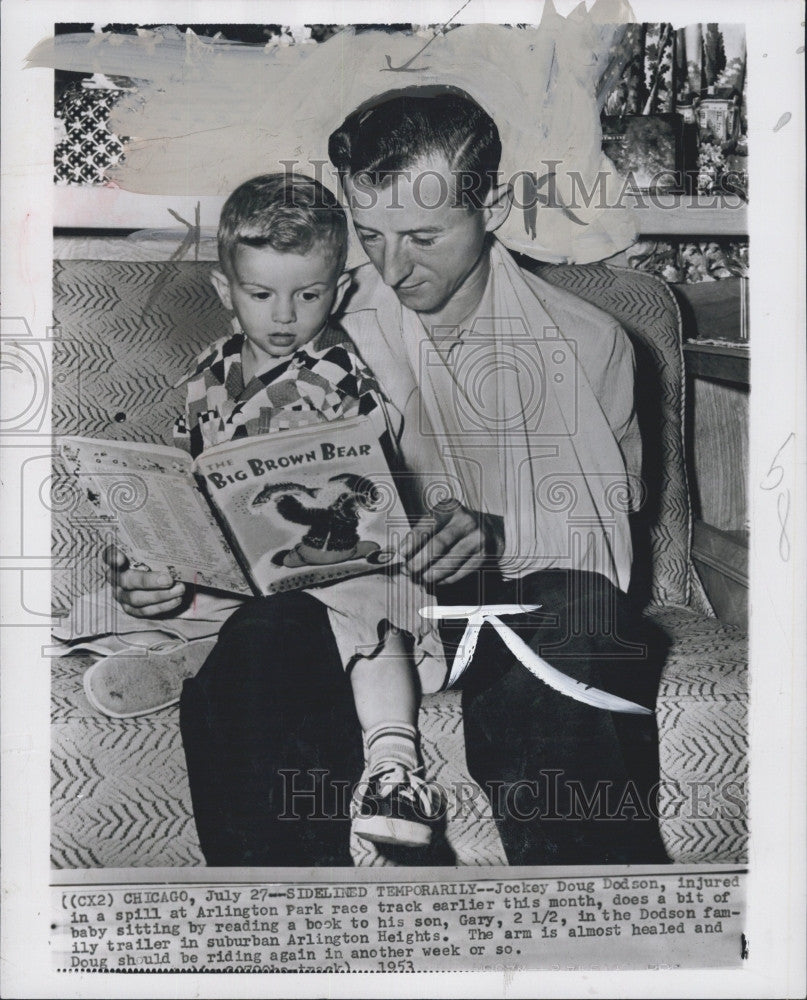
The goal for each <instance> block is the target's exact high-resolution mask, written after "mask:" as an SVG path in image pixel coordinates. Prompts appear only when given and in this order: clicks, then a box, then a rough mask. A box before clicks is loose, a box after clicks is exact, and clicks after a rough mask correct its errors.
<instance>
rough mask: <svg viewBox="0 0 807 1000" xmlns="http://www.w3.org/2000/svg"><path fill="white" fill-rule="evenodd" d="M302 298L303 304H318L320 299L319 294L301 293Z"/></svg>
mask: <svg viewBox="0 0 807 1000" xmlns="http://www.w3.org/2000/svg"><path fill="white" fill-rule="evenodd" d="M300 298H301V299H302V300H303V302H316V301H317V299H318V298H319V292H301V293H300Z"/></svg>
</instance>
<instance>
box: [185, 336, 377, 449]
mask: <svg viewBox="0 0 807 1000" xmlns="http://www.w3.org/2000/svg"><path fill="white" fill-rule="evenodd" d="M243 344H244V335H243V333H241V332H240V330H238V329H236V332H234V333H233V334H231V335H230V336H229V337H222V338H221V339H219V340H217V341H215V342H214V343H213V344H212V345H211V346H210V347H209V348H208V349H207V350H205V351H204V352H203V353H202V354H200V355H199V357H198V358H197V360H196V365H195V368H194V370H193V371H192V372H191V374H190V375H188V376H187V377H186V378H185V379H183V380H182V381H183V382H185V383H186V384H187V401H186V406H185V412H184V413H183V414H182V415H181V416H180V417H178V418H177V420H176V421H175V423H174V442H175V443H176V444H177V445H178V446H179V447H183V448H185V449H187V450H188V451H190V453H191V455H193V457H194V458H195V457H196V456H197V455H199V454H201V452H202V451H204V450H205V449H206V448H209V447H211V446H212V445H214V444H220V443H221V442H223V441H231V440H236V439H237V438H243V437H252V436H253V435H255V434H267V433H271V432H273V431H282V430H289V429H292V428H298V427H308V426H311V425H312V424H317V423H323V422H330V421H333V420H340V419H344V418H346V417H353V416H363V415H367V414H370V413H373V412H374V411H376V410H378V409H379V408H381V409H384V397H383V396H382V394H381V390H380V388H379V386H378V383H377V382H376V380H375V378H374V376H373V375H372V373H371V372H370V371H369V369H368V368H367V367H366V366H365V364H364V362H363V361H362V360H361V358H360V357H359V355H358V354H357V353H356V349H355V347H354V345H353V343H352V342H351V341H350V339H349V338H348V336H347V334H346V333H345V331H344V330H343V329H342V328H341V327H340V326H339V325H337V324H336V323H333V322H331V323H330V324H329V325H328V326H327V327H326V328H325V329H324V330H323V331H322V333H320V334H319V335H318V336H317V337H315V338H314V340H313V341H311V342H310V343H308V344H305V345H304V346H303V347H301V348H300V349H299V350H297V351H295V352H294V354H292V355H290V356H289V357H286V358H281V359H278V362H277V364H276V365H273V366H272V367H271V368H269V369H268V370H267V371H263V372H260V373H259V374H257V375H255V376H254V377H253V378H251V379H250V380H249V382H248V383H247V384H246V385H244V376H243V368H242V365H241V348H242V346H243ZM179 384H182V383H179ZM382 424H383V421H382ZM384 443H385V444H388V442H384ZM385 450H386V449H385Z"/></svg>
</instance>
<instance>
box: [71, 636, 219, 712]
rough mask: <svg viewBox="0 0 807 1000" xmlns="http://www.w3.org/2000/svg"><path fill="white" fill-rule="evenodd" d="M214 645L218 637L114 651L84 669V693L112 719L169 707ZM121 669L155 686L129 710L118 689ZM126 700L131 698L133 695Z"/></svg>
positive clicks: (146, 683)
mask: <svg viewBox="0 0 807 1000" xmlns="http://www.w3.org/2000/svg"><path fill="white" fill-rule="evenodd" d="M215 644H216V640H215V638H205V639H192V640H191V641H190V642H187V643H182V644H180V645H177V646H174V647H172V648H171V649H165V650H152V651H150V652H148V653H146V655H140V656H134V655H132V654H131V653H129V652H128V651H124V650H122V651H121V652H119V653H112V654H110V655H109V656H106V657H102V658H101V659H99V660H96V662H95V663H93V664H92V665H91V666H90V667H89V668H88V669H87V670H86V671H85V673H84V677H83V679H82V682H83V687H84V694H85V696H86V698H87V701H88V702H89V703H90V705H91V706H92V707H93V708H94V709H95V710H96V711H97V712H101V713H102V714H103V715H106V716H108V717H109V718H111V719H134V718H137V717H138V716H141V715H150V714H151V713H152V712H159V711H161V710H162V709H165V708H170V707H171V706H172V705H176V703H177V702H178V701H179V696H180V694H181V692H182V683H183V681H185V680H186V679H187V678H188V677H193V676H195V674H196V673H197V672H198V671H199V668H200V667H201V666H202V664H203V663H204V661H205V660H206V659H207V656H208V655H209V654H210V652H211V651H212V649H213V647H214V646H215ZM121 671H122V672H123V674H130V675H132V676H134V677H137V676H138V675H140V677H141V678H142V680H143V682H144V687H145V688H146V690H147V691H148V688H149V687H151V688H152V696H151V697H146V695H145V693H144V694H143V695H142V696H141V697H140V699H139V704H136V705H133V706H130V707H129V708H128V710H126V711H122V710H121V707H120V705H119V704H118V698H119V697H120V696H119V695H118V694H117V691H116V688H117V687H118V686H119V685H118V684H117V683H116V682H117V681H118V680H119V679H120V676H119V674H120V672H121ZM149 682H153V684H150V683H149ZM166 689H167V690H166ZM157 691H160V692H162V694H161V695H160V694H157ZM127 700H130V701H131V700H132V699H131V695H130V696H129V699H127Z"/></svg>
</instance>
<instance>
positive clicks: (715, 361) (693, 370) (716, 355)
mask: <svg viewBox="0 0 807 1000" xmlns="http://www.w3.org/2000/svg"><path fill="white" fill-rule="evenodd" d="M749 360H750V352H749V349H748V347H745V346H742V345H737V346H736V347H735V346H729V345H726V346H723V345H718V344H699V343H697V342H696V341H691V340H690V341H688V342H687V343H685V344H684V365H685V367H686V372H687V375H691V376H693V377H696V378H706V379H716V380H717V381H720V382H731V383H733V384H735V385H741V386H748V385H749V367H750V366H749Z"/></svg>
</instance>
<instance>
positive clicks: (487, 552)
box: [400, 501, 504, 584]
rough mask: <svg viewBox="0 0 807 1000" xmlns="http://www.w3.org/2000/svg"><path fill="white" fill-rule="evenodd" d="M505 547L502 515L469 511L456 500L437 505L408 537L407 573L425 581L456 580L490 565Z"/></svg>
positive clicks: (403, 552)
mask: <svg viewBox="0 0 807 1000" xmlns="http://www.w3.org/2000/svg"><path fill="white" fill-rule="evenodd" d="M503 549H504V524H503V522H502V519H501V518H500V517H494V516H493V515H491V514H480V513H479V512H478V511H475V510H468V509H467V508H465V507H463V506H462V505H461V504H459V503H457V502H456V501H449V502H448V503H446V504H445V505H442V506H438V507H436V508H435V510H434V513H433V514H431V515H428V516H426V517H424V518H421V520H420V521H419V522H418V523H417V524H416V525H415V527H414V528H413V529H412V531H411V532H410V533H409V534H408V535H407V536H406V538H405V539H404V543H403V545H402V546H401V551H400V554H401V556H402V558H403V559H405V560H406V566H405V570H404V571H405V572H408V573H409V574H410V575H411V576H413V577H415V578H416V579H418V578H419V579H420V580H421V581H422V582H423V583H425V584H436V583H454V582H456V581H457V580H461V579H462V578H463V577H465V576H467V575H468V574H469V573H472V572H473V571H474V570H478V569H481V568H482V567H483V566H485V565H488V564H489V563H490V562H491V559H495V558H496V557H497V556H499V555H501V553H502V551H503Z"/></svg>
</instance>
